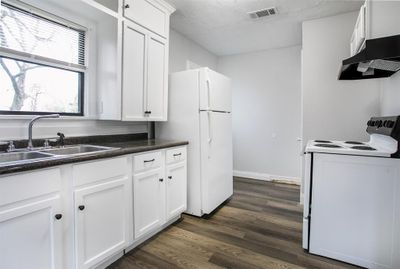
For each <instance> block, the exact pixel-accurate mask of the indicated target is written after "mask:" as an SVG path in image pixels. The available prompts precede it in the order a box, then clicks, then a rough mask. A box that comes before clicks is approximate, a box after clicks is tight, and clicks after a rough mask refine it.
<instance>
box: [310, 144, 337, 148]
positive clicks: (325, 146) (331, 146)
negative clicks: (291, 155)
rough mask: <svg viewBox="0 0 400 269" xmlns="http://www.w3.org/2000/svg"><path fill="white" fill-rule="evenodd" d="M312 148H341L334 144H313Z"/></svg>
mask: <svg viewBox="0 0 400 269" xmlns="http://www.w3.org/2000/svg"><path fill="white" fill-rule="evenodd" d="M314 146H316V147H322V148H341V146H338V145H335V144H315V145H314Z"/></svg>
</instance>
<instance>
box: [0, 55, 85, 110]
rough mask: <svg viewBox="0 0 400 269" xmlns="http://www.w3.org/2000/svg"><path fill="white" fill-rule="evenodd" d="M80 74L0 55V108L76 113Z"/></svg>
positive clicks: (78, 102)
mask: <svg viewBox="0 0 400 269" xmlns="http://www.w3.org/2000/svg"><path fill="white" fill-rule="evenodd" d="M82 76H83V74H82V73H79V72H73V71H69V70H63V69H58V68H53V67H48V66H42V65H37V64H32V63H27V62H23V61H17V60H13V59H7V58H2V57H0V110H1V111H24V112H59V113H80V112H81V111H80V109H81V107H80V100H81V95H80V92H81V91H80V86H81V77H82Z"/></svg>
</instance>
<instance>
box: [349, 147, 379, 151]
mask: <svg viewBox="0 0 400 269" xmlns="http://www.w3.org/2000/svg"><path fill="white" fill-rule="evenodd" d="M351 148H352V149H359V150H376V149H374V148H371V147H368V146H354V147H351Z"/></svg>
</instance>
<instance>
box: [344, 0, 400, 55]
mask: <svg viewBox="0 0 400 269" xmlns="http://www.w3.org/2000/svg"><path fill="white" fill-rule="evenodd" d="M399 10H400V1H372V0H367V1H365V3H364V4H363V5H362V7H361V9H360V12H359V14H358V17H357V21H356V24H355V26H354V31H353V34H352V36H351V40H350V53H351V56H353V55H355V54H357V53H358V52H360V51H361V50H362V49H363V48H364V47H365V40H368V39H373V38H381V37H386V36H392V35H399V34H400V16H399V15H398V14H399Z"/></svg>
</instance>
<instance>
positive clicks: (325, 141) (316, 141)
mask: <svg viewBox="0 0 400 269" xmlns="http://www.w3.org/2000/svg"><path fill="white" fill-rule="evenodd" d="M314 142H315V143H332V141H328V140H315V141H314Z"/></svg>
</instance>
